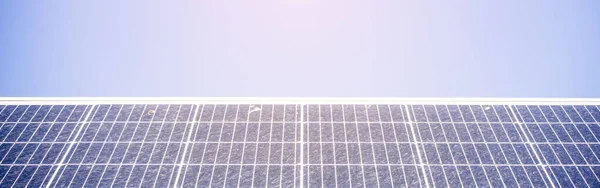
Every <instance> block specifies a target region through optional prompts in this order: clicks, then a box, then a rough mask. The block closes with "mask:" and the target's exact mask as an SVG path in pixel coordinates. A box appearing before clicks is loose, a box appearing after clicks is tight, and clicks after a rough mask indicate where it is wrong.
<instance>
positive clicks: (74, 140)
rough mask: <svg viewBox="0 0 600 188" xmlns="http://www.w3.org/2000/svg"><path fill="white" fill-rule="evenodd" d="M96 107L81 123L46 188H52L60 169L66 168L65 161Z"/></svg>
mask: <svg viewBox="0 0 600 188" xmlns="http://www.w3.org/2000/svg"><path fill="white" fill-rule="evenodd" d="M95 107H96V105H95V104H94V105H92V107H91V108H90V110H89V111H88V113H87V115H86V117H85V119H84V121H83V122H81V124H80V126H79V129H78V130H77V133H76V135H75V137H74V139H73V141H72V142H71V143H70V144H69V146H68V147H67V151H66V152H65V154H64V155H63V158H62V159H61V160H60V162H59V163H58V167H57V169H56V170H55V171H54V173H53V174H52V176H51V177H50V180H49V182H48V183H47V184H46V188H50V186H51V185H52V182H53V181H54V178H55V177H56V174H57V173H58V172H59V171H60V168H61V167H62V166H64V163H65V160H66V159H67V156H68V154H69V152H70V151H71V148H73V144H75V143H76V139H77V138H78V137H79V134H80V133H81V130H83V127H84V126H85V125H86V124H87V121H88V120H89V118H90V115H91V114H92V112H93V111H94V108H95Z"/></svg>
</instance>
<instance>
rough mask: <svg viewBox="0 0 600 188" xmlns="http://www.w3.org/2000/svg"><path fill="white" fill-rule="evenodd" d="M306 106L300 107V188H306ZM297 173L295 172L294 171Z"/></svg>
mask: <svg viewBox="0 0 600 188" xmlns="http://www.w3.org/2000/svg"><path fill="white" fill-rule="evenodd" d="M305 144H306V143H305V141H304V104H301V105H300V174H299V176H300V187H304V166H305V164H304V145H305ZM294 172H295V171H294Z"/></svg>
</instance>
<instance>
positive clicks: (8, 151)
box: [0, 106, 47, 186]
mask: <svg viewBox="0 0 600 188" xmlns="http://www.w3.org/2000/svg"><path fill="white" fill-rule="evenodd" d="M16 108H17V107H15V109H16ZM27 109H29V106H28V107H27ZM39 109H40V108H38V109H37V110H36V111H35V113H34V114H33V116H35V115H37V113H38V112H39ZM3 110H4V109H3ZM26 112H27V110H25V112H23V115H25V113H26ZM0 113H1V112H0ZM11 114H12V112H11ZM23 115H21V116H20V117H19V118H18V119H17V121H21V120H22V118H23ZM46 115H47V114H46ZM8 118H10V116H7V119H8ZM27 125H30V124H27ZM16 126H17V125H16V124H15V126H13V127H12V128H11V130H10V132H12V131H13V130H14V128H15V127H16ZM39 127H40V126H37V128H36V130H35V132H37V131H38V130H39ZM23 129H25V128H23ZM23 132H25V131H24V130H23ZM23 132H21V133H19V135H18V136H17V139H16V140H19V139H20V138H21V137H22V134H23ZM9 134H10V133H9ZM9 134H7V137H8V135H9ZM7 137H5V138H4V139H3V141H2V143H6V142H5V141H6V138H7ZM32 138H33V136H32V137H30V138H29V139H28V140H31V139H32ZM15 145H16V144H11V146H10V148H9V149H8V150H7V152H6V154H4V157H2V159H1V160H0V161H1V162H5V157H6V156H8V155H9V154H10V153H11V152H10V151H12V149H13V147H14V146H15ZM37 147H39V145H38V146H36V151H37ZM24 150H25V148H23V149H22V150H21V151H20V152H19V154H18V155H17V157H20V156H21V154H22V153H23V151H24ZM30 160H31V157H30V158H29V159H28V160H27V162H26V163H25V164H29V161H30ZM15 163H16V160H15V161H13V162H12V163H10V166H9V168H8V170H7V173H6V174H4V175H3V177H2V178H0V183H3V182H4V179H5V178H6V177H7V176H8V172H10V171H11V170H12V169H13V165H14V164H15ZM23 171H25V168H23V169H22V170H21V171H20V172H19V175H17V178H15V181H13V185H14V183H16V182H17V181H16V180H17V179H19V178H20V177H21V175H22V173H23ZM13 185H11V186H13Z"/></svg>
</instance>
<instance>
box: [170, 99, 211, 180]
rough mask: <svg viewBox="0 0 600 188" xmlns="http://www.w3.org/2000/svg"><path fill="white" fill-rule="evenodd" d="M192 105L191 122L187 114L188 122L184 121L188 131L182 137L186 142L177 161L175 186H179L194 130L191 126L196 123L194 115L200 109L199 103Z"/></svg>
mask: <svg viewBox="0 0 600 188" xmlns="http://www.w3.org/2000/svg"><path fill="white" fill-rule="evenodd" d="M192 106H193V108H195V109H194V112H193V113H194V115H193V117H192V119H191V120H192V121H191V122H190V121H189V116H188V122H187V123H186V127H189V130H188V131H189V132H188V135H187V136H186V138H184V139H186V142H185V143H184V146H183V154H182V157H181V161H179V162H178V163H179V165H178V166H179V170H178V171H177V175H176V176H175V187H180V186H181V185H180V184H178V183H179V177H180V176H181V171H182V170H183V167H184V164H185V163H184V161H185V158H186V155H187V151H188V147H189V145H190V143H191V142H190V141H191V140H190V139H191V137H192V133H193V132H194V131H193V127H194V125H195V124H196V116H197V115H198V109H200V105H199V104H194V105H192ZM202 109H203V110H204V107H202ZM186 169H187V167H186ZM184 176H185V174H184ZM178 185H179V186H178Z"/></svg>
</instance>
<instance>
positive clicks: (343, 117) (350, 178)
mask: <svg viewBox="0 0 600 188" xmlns="http://www.w3.org/2000/svg"><path fill="white" fill-rule="evenodd" d="M341 108H342V120H343V121H346V114H345V113H344V111H345V110H344V106H343V105H342V107H341ZM332 111H333V110H332ZM332 118H333V116H332ZM332 127H333V126H332ZM342 127H344V142H345V145H346V161H347V162H348V164H347V165H348V183H350V185H352V177H351V174H350V173H351V172H350V148H349V147H350V146H348V131H347V130H346V125H343V126H342ZM358 145H360V144H358ZM363 182H364V180H363Z"/></svg>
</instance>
